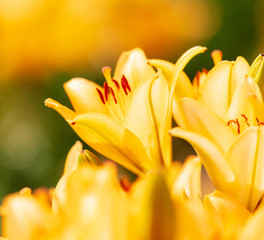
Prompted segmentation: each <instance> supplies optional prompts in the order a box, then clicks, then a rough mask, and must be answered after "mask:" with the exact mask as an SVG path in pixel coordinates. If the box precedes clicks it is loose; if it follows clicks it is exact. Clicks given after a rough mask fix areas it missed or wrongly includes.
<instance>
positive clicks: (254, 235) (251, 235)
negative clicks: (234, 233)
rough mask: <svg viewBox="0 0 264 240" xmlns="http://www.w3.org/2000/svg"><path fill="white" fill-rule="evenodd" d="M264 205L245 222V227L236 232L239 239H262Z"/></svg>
mask: <svg viewBox="0 0 264 240" xmlns="http://www.w3.org/2000/svg"><path fill="white" fill-rule="evenodd" d="M263 222H264V207H261V208H260V209H258V210H257V211H256V212H255V213H254V215H253V216H252V217H251V218H250V220H249V221H248V222H247V224H246V225H245V227H244V228H243V229H242V231H240V232H239V233H238V239H240V240H248V239H254V240H263Z"/></svg>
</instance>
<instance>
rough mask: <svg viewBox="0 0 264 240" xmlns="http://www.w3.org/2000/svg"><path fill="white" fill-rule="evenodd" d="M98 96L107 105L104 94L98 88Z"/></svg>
mask: <svg viewBox="0 0 264 240" xmlns="http://www.w3.org/2000/svg"><path fill="white" fill-rule="evenodd" d="M96 90H97V92H98V94H99V97H100V99H101V101H102V102H103V104H105V100H104V95H103V94H102V92H101V91H100V89H98V88H96Z"/></svg>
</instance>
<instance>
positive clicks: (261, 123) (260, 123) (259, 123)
mask: <svg viewBox="0 0 264 240" xmlns="http://www.w3.org/2000/svg"><path fill="white" fill-rule="evenodd" d="M256 121H257V123H258V126H260V125H262V126H264V123H263V122H260V121H259V119H258V118H257V117H256Z"/></svg>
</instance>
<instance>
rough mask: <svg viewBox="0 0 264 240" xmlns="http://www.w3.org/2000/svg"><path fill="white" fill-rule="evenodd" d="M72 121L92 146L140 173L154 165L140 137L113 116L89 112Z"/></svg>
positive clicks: (80, 134)
mask: <svg viewBox="0 0 264 240" xmlns="http://www.w3.org/2000/svg"><path fill="white" fill-rule="evenodd" d="M70 124H71V126H72V127H73V129H74V131H75V132H76V133H77V134H78V135H79V136H80V137H81V138H82V139H83V140H84V141H85V142H86V143H87V144H88V145H89V146H91V147H92V148H93V149H95V150H96V151H98V152H99V153H101V154H103V155H104V156H106V157H107V158H109V159H111V160H113V161H115V162H117V163H119V164H121V165H123V166H124V167H126V168H127V169H129V170H131V171H132V172H134V173H136V174H141V173H143V172H145V171H147V170H149V169H151V168H153V167H154V166H153V163H152V162H151V161H150V159H149V157H148V156H147V154H146V151H145V149H144V147H143V145H142V143H141V142H140V140H139V139H138V138H137V137H136V136H135V135H134V134H133V133H131V132H130V131H129V130H128V129H127V128H125V127H123V126H122V125H120V123H119V122H116V121H114V120H113V119H112V118H110V117H108V116H106V115H103V114H100V113H87V114H82V115H79V116H77V117H76V118H75V119H73V120H72V121H70Z"/></svg>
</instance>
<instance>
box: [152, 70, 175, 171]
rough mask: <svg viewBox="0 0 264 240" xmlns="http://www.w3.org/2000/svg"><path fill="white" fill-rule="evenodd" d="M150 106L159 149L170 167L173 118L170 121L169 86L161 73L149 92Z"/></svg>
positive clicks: (164, 161)
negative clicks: (170, 132)
mask: <svg viewBox="0 0 264 240" xmlns="http://www.w3.org/2000/svg"><path fill="white" fill-rule="evenodd" d="M149 94H150V96H149V105H150V109H151V112H152V119H153V123H154V126H155V132H156V134H157V136H158V144H157V145H158V147H159V151H160V152H161V155H162V159H163V163H164V164H165V166H166V167H170V165H171V161H172V148H171V135H170V134H169V129H171V118H170V119H168V118H167V117H168V111H169V86H168V83H167V81H166V80H165V78H164V77H163V74H162V73H160V74H159V75H158V78H157V79H155V80H154V82H153V83H152V85H151V86H150V91H149Z"/></svg>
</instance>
